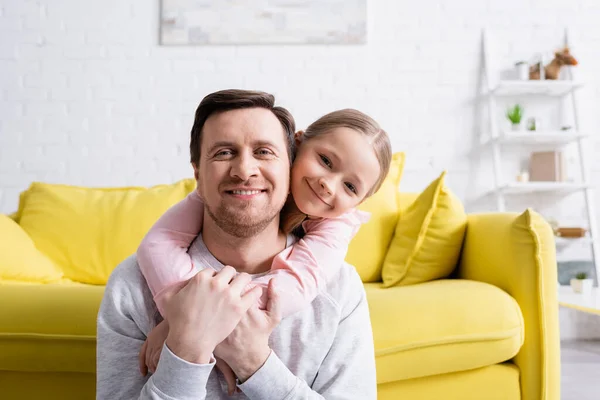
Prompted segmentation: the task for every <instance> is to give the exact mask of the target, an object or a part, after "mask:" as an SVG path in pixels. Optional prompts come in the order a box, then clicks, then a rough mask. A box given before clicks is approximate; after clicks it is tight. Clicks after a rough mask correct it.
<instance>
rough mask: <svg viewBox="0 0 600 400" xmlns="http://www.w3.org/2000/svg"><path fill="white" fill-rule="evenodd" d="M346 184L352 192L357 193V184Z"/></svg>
mask: <svg viewBox="0 0 600 400" xmlns="http://www.w3.org/2000/svg"><path fill="white" fill-rule="evenodd" d="M345 185H346V187H347V188H348V189H349V190H350V191H351V192H352V193H354V194H356V186H354V185H353V184H351V183H350V182H346V183H345Z"/></svg>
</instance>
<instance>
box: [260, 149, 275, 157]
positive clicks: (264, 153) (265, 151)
mask: <svg viewBox="0 0 600 400" xmlns="http://www.w3.org/2000/svg"><path fill="white" fill-rule="evenodd" d="M257 153H258V154H260V155H261V156H270V155H272V154H273V152H272V151H271V150H269V149H258V150H257Z"/></svg>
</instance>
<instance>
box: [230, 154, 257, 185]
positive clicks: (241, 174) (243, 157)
mask: <svg viewBox="0 0 600 400" xmlns="http://www.w3.org/2000/svg"><path fill="white" fill-rule="evenodd" d="M231 175H232V176H235V177H237V178H239V179H241V180H242V181H247V180H248V179H250V178H251V177H253V176H258V160H257V159H256V158H254V156H253V155H252V154H240V155H239V156H238V157H237V159H236V160H235V161H234V162H233V165H232V166H231Z"/></svg>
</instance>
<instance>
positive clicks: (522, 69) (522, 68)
mask: <svg viewBox="0 0 600 400" xmlns="http://www.w3.org/2000/svg"><path fill="white" fill-rule="evenodd" d="M515 68H516V69H517V79H519V80H520V81H528V80H529V64H527V63H519V64H517V65H515Z"/></svg>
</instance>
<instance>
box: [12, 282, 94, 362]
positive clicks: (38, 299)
mask: <svg viewBox="0 0 600 400" xmlns="http://www.w3.org/2000/svg"><path fill="white" fill-rule="evenodd" d="M103 293H104V286H92V285H85V284H78V283H72V282H68V281H65V282H61V283H57V284H47V285H37V284H2V285H1V286H0V371H3V370H4V371H26V372H35V371H56V372H78V373H81V372H86V373H94V372H95V371H96V315H97V314H98V308H99V307H100V302H101V300H102V295H103Z"/></svg>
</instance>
